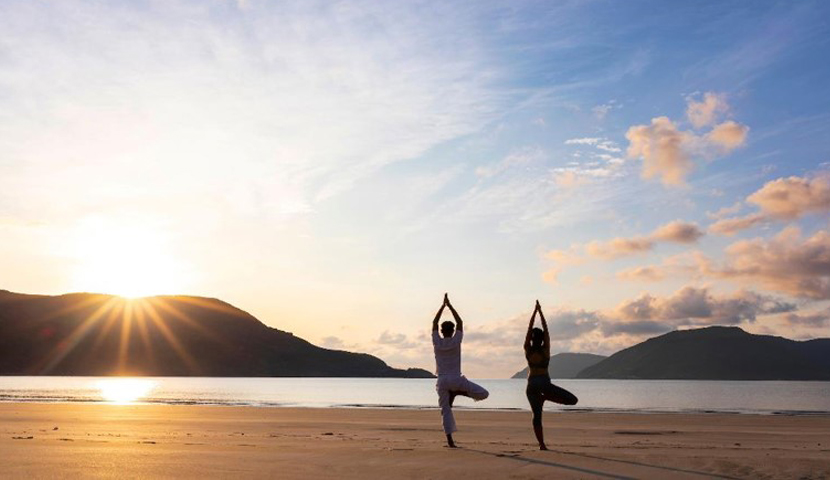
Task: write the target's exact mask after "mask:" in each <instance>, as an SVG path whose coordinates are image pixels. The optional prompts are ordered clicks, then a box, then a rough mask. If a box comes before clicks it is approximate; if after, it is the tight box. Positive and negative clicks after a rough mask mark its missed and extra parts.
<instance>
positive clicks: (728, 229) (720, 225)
mask: <svg viewBox="0 0 830 480" xmlns="http://www.w3.org/2000/svg"><path fill="white" fill-rule="evenodd" d="M767 219H768V217H767V216H766V215H763V214H761V213H753V214H750V215H746V216H743V217H737V218H722V219H720V220H718V221H717V222H715V223H713V224H712V225H710V226H709V231H710V232H712V233H717V234H719V235H734V234H736V233H738V232H740V231H741V230H746V229H747V228H752V227H754V226H756V225H759V224H761V223H764V222H766V221H767Z"/></svg>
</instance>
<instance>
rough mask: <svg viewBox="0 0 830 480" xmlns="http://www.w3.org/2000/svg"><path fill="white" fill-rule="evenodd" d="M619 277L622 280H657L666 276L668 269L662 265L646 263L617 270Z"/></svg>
mask: <svg viewBox="0 0 830 480" xmlns="http://www.w3.org/2000/svg"><path fill="white" fill-rule="evenodd" d="M617 278H619V279H620V280H644V281H650V282H655V281H658V280H663V279H664V278H666V271H665V269H664V268H663V267H660V266H654V265H646V266H643V267H634V268H630V269H627V270H623V271H621V272H617Z"/></svg>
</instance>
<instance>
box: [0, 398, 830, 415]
mask: <svg viewBox="0 0 830 480" xmlns="http://www.w3.org/2000/svg"><path fill="white" fill-rule="evenodd" d="M14 404H20V405H29V404H33V405H104V406H136V407H139V406H148V407H152V406H169V407H216V408H255V409H283V408H288V409H291V408H296V409H311V410H315V409H319V410H337V409H344V410H349V409H355V410H405V411H409V410H411V411H437V410H439V407H438V406H437V405H376V404H334V405H315V404H308V405H303V404H297V403H285V404H277V403H267V404H265V403H257V404H254V403H243V402H238V403H221V402H195V401H193V402H191V401H187V400H182V401H173V402H171V401H159V402H152V401H151V402H147V401H136V402H129V403H128V404H122V403H117V402H108V401H104V400H85V399H78V400H63V399H61V400H2V399H0V406H2V405H14ZM453 409H454V410H455V411H474V412H516V413H521V412H527V413H529V412H530V408H525V407H521V408H520V407H486V406H482V407H478V406H472V405H456V406H455V407H453ZM545 413H546V414H547V413H569V414H609V415H613V414H620V415H744V416H746V415H754V416H760V417H767V416H793V417H830V411H824V410H769V411H766V410H763V411H762V410H744V411H740V410H734V409H730V410H716V409H670V408H666V409H646V408H643V409H625V408H619V409H617V408H589V407H563V406H552V405H550V404H548V403H546V405H545Z"/></svg>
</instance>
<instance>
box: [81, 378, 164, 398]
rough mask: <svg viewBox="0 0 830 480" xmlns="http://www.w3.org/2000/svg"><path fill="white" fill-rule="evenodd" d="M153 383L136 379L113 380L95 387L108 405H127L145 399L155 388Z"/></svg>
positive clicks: (101, 382)
mask: <svg viewBox="0 0 830 480" xmlns="http://www.w3.org/2000/svg"><path fill="white" fill-rule="evenodd" d="M155 385H156V384H155V382H152V381H150V380H140V379H137V378H113V379H107V380H101V381H99V382H98V383H97V384H96V386H97V387H98V390H100V391H101V397H102V398H103V399H104V400H105V401H107V402H110V403H114V404H117V405H127V404H130V403H134V402H136V401H138V400H141V399H142V398H144V397H146V396H147V395H148V394H149V393H150V392H151V391H152V390H153V388H154V387H155Z"/></svg>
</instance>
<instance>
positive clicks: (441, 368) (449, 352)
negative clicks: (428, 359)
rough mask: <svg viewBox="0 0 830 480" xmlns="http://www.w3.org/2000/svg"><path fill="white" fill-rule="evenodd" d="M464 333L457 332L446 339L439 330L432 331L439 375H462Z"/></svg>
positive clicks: (436, 367) (436, 368)
mask: <svg viewBox="0 0 830 480" xmlns="http://www.w3.org/2000/svg"><path fill="white" fill-rule="evenodd" d="M463 338H464V331H463V330H461V331H456V332H455V335H453V336H452V337H450V338H444V337H442V336H441V334H440V333H439V332H438V331H437V330H433V331H432V348H433V349H434V350H435V370H436V373H437V374H438V375H461V340H462V339H463Z"/></svg>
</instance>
